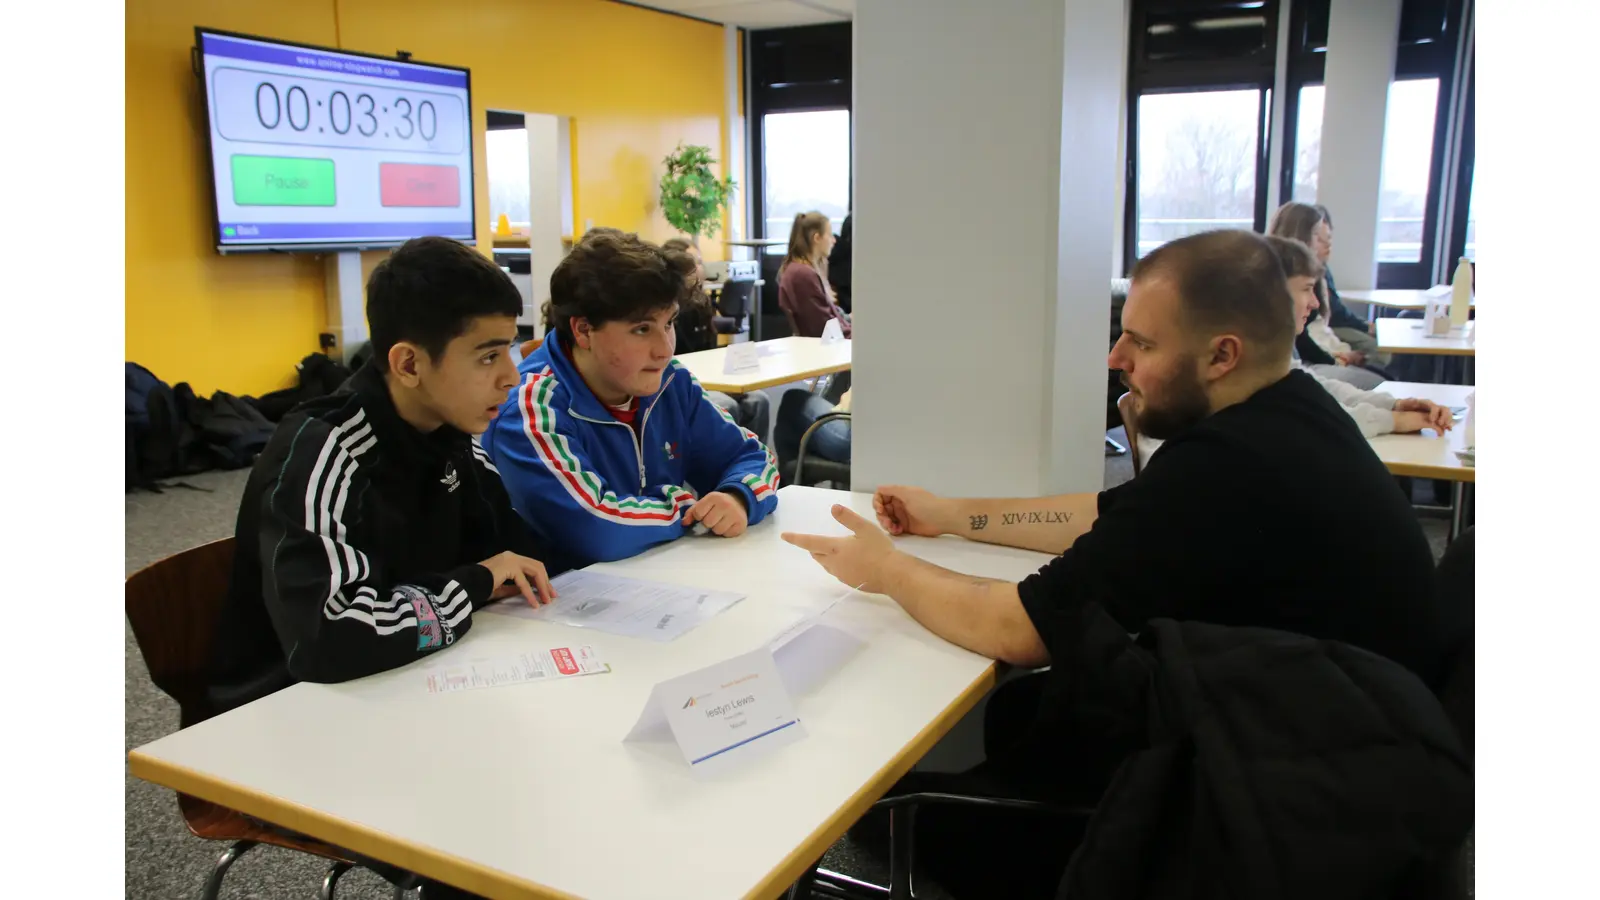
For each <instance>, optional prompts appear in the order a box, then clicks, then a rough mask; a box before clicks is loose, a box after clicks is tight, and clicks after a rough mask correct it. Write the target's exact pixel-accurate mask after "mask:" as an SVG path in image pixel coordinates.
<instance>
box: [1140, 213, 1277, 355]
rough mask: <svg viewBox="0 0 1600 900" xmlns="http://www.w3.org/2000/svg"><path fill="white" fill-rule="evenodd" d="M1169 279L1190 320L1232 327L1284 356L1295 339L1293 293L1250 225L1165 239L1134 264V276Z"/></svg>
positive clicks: (1216, 328)
mask: <svg viewBox="0 0 1600 900" xmlns="http://www.w3.org/2000/svg"><path fill="white" fill-rule="evenodd" d="M1157 277H1160V278H1167V279H1170V280H1171V281H1172V283H1173V285H1174V286H1176V288H1177V290H1178V297H1179V300H1180V301H1181V305H1182V309H1183V314H1184V316H1185V317H1186V318H1187V320H1188V322H1189V324H1191V325H1193V326H1194V327H1196V328H1200V329H1204V330H1207V331H1209V332H1211V333H1212V334H1218V333H1221V332H1223V331H1231V332H1234V333H1236V334H1238V335H1240V336H1241V337H1243V338H1245V339H1246V340H1248V341H1250V342H1252V343H1255V344H1259V345H1261V346H1263V347H1266V348H1267V349H1268V352H1267V354H1266V355H1264V357H1263V358H1265V359H1277V358H1278V353H1277V351H1279V350H1281V351H1282V356H1284V357H1288V355H1289V347H1290V345H1292V344H1293V343H1294V335H1295V330H1296V329H1295V321H1294V298H1293V297H1291V296H1290V294H1289V283H1288V278H1287V276H1285V275H1284V270H1283V265H1282V263H1280V262H1279V261H1278V254H1277V253H1276V252H1275V251H1274V250H1273V248H1272V244H1270V243H1268V242H1267V239H1266V238H1264V237H1262V236H1261V235H1259V234H1256V233H1255V232H1253V231H1238V230H1232V229H1225V230H1220V231H1204V232H1201V233H1200V234H1192V235H1190V236H1188V237H1184V238H1179V239H1177V240H1175V241H1172V242H1171V243H1167V244H1163V245H1161V246H1160V247H1157V248H1156V249H1155V250H1153V251H1151V252H1150V253H1149V255H1147V256H1145V257H1144V258H1143V259H1141V260H1139V262H1138V263H1137V264H1135V265H1134V267H1133V280H1134V281H1136V282H1137V281H1142V280H1145V279H1149V278H1157Z"/></svg>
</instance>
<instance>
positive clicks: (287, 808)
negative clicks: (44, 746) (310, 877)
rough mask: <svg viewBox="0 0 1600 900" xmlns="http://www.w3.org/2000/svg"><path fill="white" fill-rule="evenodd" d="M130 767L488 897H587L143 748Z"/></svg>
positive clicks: (184, 790) (130, 756) (498, 899)
mask: <svg viewBox="0 0 1600 900" xmlns="http://www.w3.org/2000/svg"><path fill="white" fill-rule="evenodd" d="M128 771H129V772H130V773H132V774H133V775H134V776H136V777H138V778H142V779H144V780H145V781H148V782H151V783H152V784H159V785H161V786H162V787H167V788H171V789H172V790H175V791H179V792H181V793H184V794H191V795H193V796H195V797H199V798H200V799H202V800H209V801H211V802H212V803H219V804H221V805H223V806H226V807H227V808H229V809H232V810H236V811H238V812H242V813H245V814H246V815H251V816H255V817H256V818H258V819H263V820H265V821H267V822H271V823H273V824H274V825H278V826H280V827H283V828H289V829H292V830H294V831H298V832H300V833H302V834H307V835H310V836H311V837H314V838H317V839H319V840H322V841H326V842H327V843H329V844H332V845H334V846H335V847H341V848H344V849H347V850H350V851H353V852H355V853H359V854H361V855H363V856H370V857H372V858H373V859H377V860H381V861H383V862H386V863H391V864H393V865H396V866H399V867H400V868H402V869H405V870H406V871H408V872H415V873H417V874H419V875H424V876H427V877H428V878H433V879H437V880H439V881H443V882H445V883H446V884H450V885H453V886H455V887H459V888H461V889H463V890H467V891H471V892H473V893H475V894H482V895H483V896H485V897H494V898H496V900H511V898H516V900H524V898H527V900H582V898H580V897H578V896H577V895H575V894H568V893H566V892H565V891H560V890H557V889H555V888H550V887H545V886H544V885H541V884H535V883H534V882H531V881H526V880H524V879H521V878H518V877H517V876H515V875H510V874H507V873H505V872H502V871H500V870H499V869H494V868H490V867H488V866H483V865H479V864H477V863H471V862H467V861H466V860H463V859H461V858H459V857H456V856H452V855H450V854H448V853H444V852H442V851H440V850H438V849H436V848H433V847H428V846H424V845H422V844H417V843H413V842H411V841H407V840H404V839H402V838H397V837H395V836H394V835H391V834H389V833H387V832H384V831H379V830H378V829H375V828H372V827H370V826H367V825H362V824H360V823H358V822H352V821H350V820H348V819H342V818H339V817H338V816H333V815H329V814H327V813H323V812H320V811H318V810H314V809H311V808H310V807H307V806H302V805H300V804H298V803H294V802H291V801H289V800H285V799H283V798H282V797H278V796H274V795H272V794H267V793H263V792H260V791H256V790H252V789H250V788H246V787H241V786H239V785H237V784H234V783H232V782H229V781H224V780H221V779H218V778H214V777H212V776H210V775H205V774H202V773H200V772H196V771H194V770H192V769H189V768H186V767H184V766H180V765H176V764H174V763H169V762H166V761H165V760H160V759H157V758H155V757H153V756H148V755H146V754H144V753H141V752H139V751H138V750H133V751H130V752H129V753H128Z"/></svg>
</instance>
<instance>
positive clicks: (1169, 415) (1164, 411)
mask: <svg viewBox="0 0 1600 900" xmlns="http://www.w3.org/2000/svg"><path fill="white" fill-rule="evenodd" d="M1122 383H1123V384H1127V383H1128V376H1127V375H1123V376H1122ZM1139 396H1140V398H1141V399H1142V400H1143V401H1144V402H1143V403H1142V404H1141V405H1140V406H1141V408H1140V410H1139V421H1138V423H1137V425H1138V429H1139V433H1141V434H1144V435H1147V436H1149V437H1152V438H1155V439H1156V440H1158V441H1165V440H1169V439H1171V438H1174V437H1177V436H1178V435H1180V434H1182V433H1184V432H1185V431H1188V430H1189V429H1191V428H1193V427H1194V426H1196V425H1198V424H1200V421H1201V420H1202V419H1204V418H1205V417H1206V416H1208V415H1210V414H1211V400H1210V398H1208V397H1207V396H1206V392H1205V388H1203V387H1201V385H1200V379H1199V377H1197V376H1196V375H1195V374H1194V367H1193V366H1192V365H1187V364H1185V365H1180V366H1179V367H1178V374H1177V375H1174V376H1173V377H1172V378H1171V379H1170V380H1169V381H1167V382H1166V383H1165V384H1163V385H1161V402H1160V404H1159V405H1158V404H1157V403H1156V402H1154V401H1153V400H1152V399H1151V396H1150V395H1149V394H1140V395H1139Z"/></svg>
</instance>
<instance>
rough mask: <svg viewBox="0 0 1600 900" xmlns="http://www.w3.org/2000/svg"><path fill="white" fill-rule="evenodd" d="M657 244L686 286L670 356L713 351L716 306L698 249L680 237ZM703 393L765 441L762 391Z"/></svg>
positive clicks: (767, 407)
mask: <svg viewBox="0 0 1600 900" xmlns="http://www.w3.org/2000/svg"><path fill="white" fill-rule="evenodd" d="M661 247H662V249H664V250H666V251H668V252H669V253H671V254H673V256H672V261H673V265H675V266H677V267H678V270H679V271H680V272H682V273H683V277H684V281H685V282H686V283H688V285H689V291H688V294H687V295H686V296H685V298H684V301H683V305H682V306H680V307H679V308H678V324H677V333H678V343H677V347H676V349H675V350H674V351H673V353H674V355H677V356H682V355H683V354H685V353H695V352H698V351H701V350H715V349H716V347H717V330H716V328H715V327H714V326H713V325H712V320H713V319H714V318H715V317H716V308H715V307H714V306H713V305H712V303H711V298H710V297H708V296H706V289H705V287H706V267H705V263H704V262H703V261H702V260H701V257H700V248H699V247H696V246H695V245H694V244H691V243H689V242H688V241H686V240H684V239H683V238H672V239H671V240H668V241H667V242H666V243H664V244H662V245H661ZM706 396H708V397H710V398H711V402H712V403H715V404H716V405H717V406H718V407H720V408H721V409H723V410H724V411H725V412H727V413H728V415H730V416H732V417H733V421H735V422H737V423H738V424H739V427H740V428H748V429H750V430H751V431H753V432H755V434H756V436H757V437H759V438H761V439H762V440H766V438H767V429H768V428H770V427H771V424H772V401H770V400H768V399H767V395H766V394H764V393H762V392H760V391H751V392H750V393H748V394H740V395H739V396H738V397H731V396H729V395H727V394H724V393H722V392H721V391H706Z"/></svg>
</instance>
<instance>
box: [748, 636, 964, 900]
mask: <svg viewBox="0 0 1600 900" xmlns="http://www.w3.org/2000/svg"><path fill="white" fill-rule="evenodd" d="M994 686H995V664H994V663H992V662H991V663H990V664H989V665H988V667H987V668H985V669H984V670H983V672H982V673H980V674H979V675H978V677H977V678H974V679H973V680H972V683H971V684H969V685H967V687H966V690H964V691H962V692H961V695H960V696H958V697H956V698H955V699H954V700H952V701H950V704H949V705H948V706H946V707H945V708H944V711H943V712H942V713H940V714H939V716H938V717H937V718H935V719H934V720H933V721H932V722H929V723H928V724H927V725H924V726H923V727H922V730H921V731H919V732H917V734H916V736H915V737H913V738H912V739H911V740H910V741H908V742H907V743H906V745H905V746H904V747H901V748H900V752H899V753H897V754H895V756H894V758H893V759H891V760H889V761H888V762H887V763H885V764H884V765H883V768H881V769H879V770H878V771H877V773H876V774H874V775H873V776H872V778H871V779H869V780H868V781H867V783H866V784H864V785H862V786H861V788H860V789H859V790H857V791H856V792H855V793H854V794H852V795H851V796H850V799H849V800H846V801H845V802H844V805H842V806H840V807H839V808H838V809H837V810H835V811H834V813H833V815H831V816H829V817H828V820H827V821H825V822H823V823H822V824H821V825H819V826H818V827H817V829H816V830H815V831H813V832H811V836H810V837H808V838H806V840H804V841H802V842H801V844H800V846H798V847H796V848H795V849H794V850H792V851H790V853H789V855H788V856H786V857H784V860H783V862H781V863H779V864H778V865H777V867H776V868H774V869H773V870H772V871H771V872H769V873H767V877H766V878H763V879H762V880H761V881H759V882H758V883H757V884H756V886H755V887H754V888H752V889H751V890H750V892H749V893H748V894H746V895H745V897H747V898H768V897H777V896H779V895H781V894H782V892H783V891H786V890H788V888H789V886H790V885H792V884H794V883H795V882H796V881H797V880H799V878H800V876H801V875H803V874H805V872H806V870H807V869H809V868H811V865H812V864H813V863H815V862H816V861H817V860H819V859H821V858H822V855H823V854H824V853H826V852H827V850H828V848H829V847H832V846H833V845H834V844H835V843H837V842H838V840H839V838H841V837H843V836H844V833H845V832H846V831H847V830H849V828H850V826H851V825H853V824H855V822H856V820H857V819H859V818H861V816H862V814H864V813H865V812H866V811H867V810H868V809H870V808H871V807H872V804H874V803H876V802H878V799H879V798H881V797H882V796H883V795H884V794H886V793H888V792H889V788H891V787H894V784H895V782H897V781H899V780H900V779H901V777H902V776H904V775H905V774H906V773H907V772H909V771H911V767H912V766H914V765H916V764H917V761H918V760H920V759H922V757H923V756H925V755H926V754H927V752H928V751H929V750H930V749H932V748H933V745H934V744H937V743H938V742H939V740H940V739H941V738H943V737H944V736H945V735H946V734H948V733H949V732H950V729H952V728H954V727H955V725H956V723H957V722H959V721H961V719H962V717H963V716H965V715H966V714H967V713H969V712H971V711H972V708H973V707H975V706H977V705H978V701H979V700H982V699H983V698H984V697H985V696H986V695H987V694H988V693H989V691H991V690H993V689H994Z"/></svg>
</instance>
